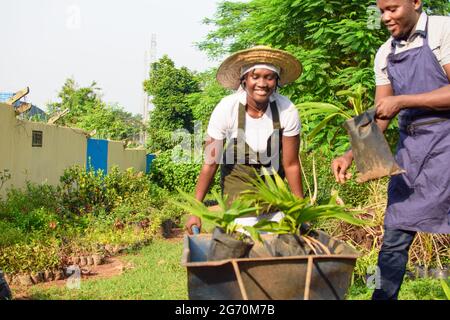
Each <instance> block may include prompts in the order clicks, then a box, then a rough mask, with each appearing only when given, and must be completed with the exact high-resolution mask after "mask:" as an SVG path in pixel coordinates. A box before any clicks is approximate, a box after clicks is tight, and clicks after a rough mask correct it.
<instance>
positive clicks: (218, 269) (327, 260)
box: [181, 231, 359, 300]
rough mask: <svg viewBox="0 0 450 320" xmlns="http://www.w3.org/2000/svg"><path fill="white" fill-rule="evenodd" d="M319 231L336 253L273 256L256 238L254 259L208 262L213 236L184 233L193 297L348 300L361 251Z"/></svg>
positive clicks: (190, 289)
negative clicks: (186, 234)
mask: <svg viewBox="0 0 450 320" xmlns="http://www.w3.org/2000/svg"><path fill="white" fill-rule="evenodd" d="M316 232H318V234H319V239H318V240H319V241H320V242H322V243H323V244H325V245H326V246H327V247H328V248H329V249H330V251H331V254H327V255H304V256H291V257H271V256H269V254H268V252H267V250H266V248H265V247H264V245H262V244H261V243H258V242H256V243H255V246H254V248H253V249H252V252H251V253H250V257H249V258H242V259H228V260H221V261H206V255H207V252H208V249H209V245H210V241H211V235H210V234H201V235H194V236H185V238H184V250H183V256H182V261H181V263H182V265H183V266H185V267H186V268H187V276H188V293H189V299H191V300H241V299H243V300H308V299H311V300H342V299H345V294H346V293H347V290H348V288H349V286H350V283H351V278H352V273H353V269H354V267H355V264H356V259H357V258H358V256H359V254H358V252H357V251H356V250H354V249H353V248H351V247H350V246H349V245H347V244H345V243H344V242H342V241H338V240H336V239H333V238H331V237H330V236H328V235H327V234H325V233H324V232H321V231H316ZM273 237H274V235H264V236H263V239H264V240H265V241H270V239H271V238H273Z"/></svg>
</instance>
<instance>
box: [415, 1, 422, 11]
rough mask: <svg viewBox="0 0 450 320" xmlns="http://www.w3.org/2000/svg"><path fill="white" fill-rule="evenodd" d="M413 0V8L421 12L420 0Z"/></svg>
mask: <svg viewBox="0 0 450 320" xmlns="http://www.w3.org/2000/svg"><path fill="white" fill-rule="evenodd" d="M413 1H414V10H416V11H419V12H422V5H423V3H422V0H413Z"/></svg>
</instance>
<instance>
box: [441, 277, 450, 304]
mask: <svg viewBox="0 0 450 320" xmlns="http://www.w3.org/2000/svg"><path fill="white" fill-rule="evenodd" d="M448 281H449V280H448V279H447V281H445V280H444V279H441V286H442V289H443V290H444V293H445V296H446V297H447V300H450V286H449V285H448Z"/></svg>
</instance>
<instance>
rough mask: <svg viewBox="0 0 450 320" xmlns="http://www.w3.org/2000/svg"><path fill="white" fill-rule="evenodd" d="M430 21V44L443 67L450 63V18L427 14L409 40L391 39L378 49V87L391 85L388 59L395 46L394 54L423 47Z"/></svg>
mask: <svg viewBox="0 0 450 320" xmlns="http://www.w3.org/2000/svg"><path fill="white" fill-rule="evenodd" d="M427 19H428V44H429V46H430V48H431V50H432V51H433V53H434V55H435V56H436V58H437V60H438V61H439V64H440V65H441V66H442V67H443V66H445V65H446V64H449V63H450V17H444V16H427V15H426V13H425V12H422V14H421V15H420V17H419V20H418V21H417V24H416V27H415V29H414V31H413V32H412V33H411V35H410V36H409V38H408V39H407V40H401V41H397V40H395V39H394V38H393V37H390V38H389V39H388V40H387V41H386V42H385V43H384V44H383V45H382V46H381V47H380V49H378V52H377V55H376V56H375V67H374V69H375V83H376V85H377V86H380V85H386V84H390V83H391V82H390V81H389V78H388V74H387V57H388V55H389V54H390V53H391V51H392V46H393V45H395V51H394V53H395V54H397V53H400V52H404V51H407V50H410V49H413V48H418V47H421V46H422V45H423V38H424V36H425V30H426V24H427Z"/></svg>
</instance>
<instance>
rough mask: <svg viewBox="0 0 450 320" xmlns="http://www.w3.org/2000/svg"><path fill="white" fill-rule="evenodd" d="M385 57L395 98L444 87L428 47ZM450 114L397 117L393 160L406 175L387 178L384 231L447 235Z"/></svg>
mask: <svg viewBox="0 0 450 320" xmlns="http://www.w3.org/2000/svg"><path fill="white" fill-rule="evenodd" d="M394 51H395V43H394V41H393V43H392V51H391V53H390V54H389V56H388V64H387V71H388V76H389V79H390V81H391V84H392V88H393V91H394V95H396V96H397V95H410V94H420V93H425V92H429V91H433V90H436V89H439V88H442V87H444V86H447V85H449V80H448V78H447V76H446V74H445V72H444V71H443V70H442V68H441V66H440V64H439V62H438V60H437V59H436V56H435V55H434V54H433V52H432V50H431V48H430V46H429V45H428V23H427V27H426V31H425V34H424V39H423V46H422V47H419V48H413V49H410V50H407V51H404V52H401V53H399V54H394ZM449 119H450V111H449V110H445V111H433V110H431V109H427V108H414V109H404V110H401V111H400V113H399V131H400V140H399V143H398V146H397V153H396V160H397V162H398V164H399V165H400V166H401V167H403V168H404V169H405V170H406V173H405V174H402V175H398V176H393V177H391V181H390V183H389V188H388V205H387V211H386V217H385V226H386V228H388V229H401V230H410V231H422V232H429V233H450V120H449Z"/></svg>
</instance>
